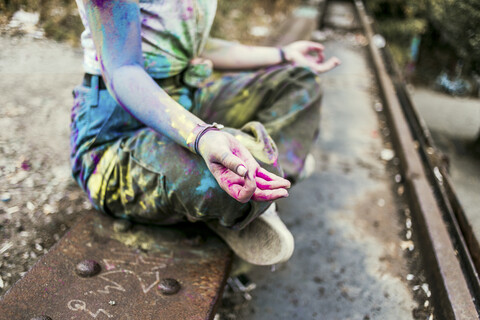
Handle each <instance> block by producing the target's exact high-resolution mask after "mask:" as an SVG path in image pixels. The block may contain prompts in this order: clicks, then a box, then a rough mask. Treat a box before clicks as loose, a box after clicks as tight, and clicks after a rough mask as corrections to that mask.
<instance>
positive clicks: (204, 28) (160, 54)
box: [76, 0, 217, 78]
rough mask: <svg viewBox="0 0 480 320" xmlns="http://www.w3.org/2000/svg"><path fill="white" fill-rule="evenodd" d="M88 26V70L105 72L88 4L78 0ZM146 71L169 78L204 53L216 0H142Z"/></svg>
mask: <svg viewBox="0 0 480 320" xmlns="http://www.w3.org/2000/svg"><path fill="white" fill-rule="evenodd" d="M76 2H77V5H78V9H79V12H80V17H81V18H82V22H83V24H84V26H85V31H84V32H83V33H82V46H83V49H84V63H83V66H84V70H85V72H87V73H90V74H98V75H100V74H101V69H100V63H99V61H98V59H97V53H96V50H95V46H94V44H93V39H92V34H91V32H90V27H89V25H88V21H87V16H86V12H85V7H84V5H83V2H82V0H76ZM139 7H140V19H141V37H142V52H143V59H144V67H145V70H146V71H147V72H148V73H149V74H150V75H151V76H152V77H153V78H167V77H170V76H173V75H175V74H178V73H180V72H181V71H182V70H184V69H185V68H186V67H187V65H188V62H189V61H190V60H191V59H192V58H194V57H197V56H199V55H200V53H201V52H202V50H203V48H204V46H205V43H206V41H207V38H208V35H209V33H210V28H211V26H212V23H213V19H214V17H215V11H216V8H217V1H216V0H139Z"/></svg>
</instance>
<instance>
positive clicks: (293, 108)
mask: <svg viewBox="0 0 480 320" xmlns="http://www.w3.org/2000/svg"><path fill="white" fill-rule="evenodd" d="M290 110H291V111H299V110H302V105H301V104H297V103H295V104H294V105H293V106H292V107H291V109H290Z"/></svg>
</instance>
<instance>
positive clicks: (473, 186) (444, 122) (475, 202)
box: [411, 88, 480, 239]
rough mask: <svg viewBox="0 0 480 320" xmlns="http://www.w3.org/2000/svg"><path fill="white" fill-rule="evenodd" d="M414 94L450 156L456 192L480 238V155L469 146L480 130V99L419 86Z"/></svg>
mask: <svg viewBox="0 0 480 320" xmlns="http://www.w3.org/2000/svg"><path fill="white" fill-rule="evenodd" d="M411 97H412V101H413V103H414V104H415V107H416V108H417V110H418V112H419V114H420V115H421V117H422V118H423V119H424V121H425V123H426V124H427V127H428V128H429V130H430V132H431V134H432V138H433V140H434V142H435V144H436V146H437V147H438V148H439V149H440V150H441V151H442V152H443V153H445V154H446V155H447V156H448V158H449V159H450V176H451V179H452V181H453V185H454V188H455V191H456V193H457V196H458V198H459V200H460V203H461V205H462V207H463V209H464V211H465V214H466V215H467V218H468V220H469V222H470V224H471V225H472V228H473V231H474V233H475V235H476V237H477V239H480V206H479V201H480V197H479V195H480V156H479V155H478V154H475V153H473V152H472V150H470V148H469V145H470V144H471V143H473V141H474V140H475V138H476V136H477V134H478V132H479V131H480V99H473V98H457V97H451V96H448V95H446V94H444V93H441V92H436V91H433V90H429V89H426V88H415V89H414V90H412V92H411Z"/></svg>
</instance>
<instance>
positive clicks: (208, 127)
mask: <svg viewBox="0 0 480 320" xmlns="http://www.w3.org/2000/svg"><path fill="white" fill-rule="evenodd" d="M201 126H202V127H203V128H202V129H201V131H200V132H199V133H198V134H197V136H196V137H195V143H194V144H193V150H194V151H195V153H196V154H200V152H199V151H198V144H199V143H200V138H201V137H202V136H203V135H204V134H205V133H207V132H208V131H210V130H215V131H220V129H223V128H224V126H223V125H222V124H218V123H216V122H214V123H212V124H208V125H201Z"/></svg>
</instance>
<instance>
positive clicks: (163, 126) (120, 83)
mask: <svg viewBox="0 0 480 320" xmlns="http://www.w3.org/2000/svg"><path fill="white" fill-rule="evenodd" d="M107 85H108V87H109V90H110V92H111V93H112V95H113V96H114V97H115V99H116V100H117V101H118V102H119V103H120V104H121V105H122V107H124V108H125V109H126V110H127V111H128V112H130V113H131V114H132V115H133V116H134V117H135V118H137V119H138V120H140V121H141V122H143V123H145V124H146V125H147V126H149V127H150V128H152V129H153V130H155V131H157V132H159V133H161V134H163V135H166V136H168V137H169V138H171V139H172V140H174V141H175V142H177V143H178V144H180V145H182V146H184V147H189V148H190V149H191V146H192V143H193V141H191V140H192V138H194V137H193V136H192V132H193V131H194V129H195V127H196V126H197V125H198V124H204V122H203V121H202V120H201V119H199V118H198V117H196V116H195V115H193V114H192V113H190V112H189V111H187V110H185V109H184V108H183V107H182V106H181V105H180V104H178V103H177V102H176V101H175V100H174V99H172V98H171V97H170V96H169V95H168V94H167V93H166V92H165V91H164V90H163V89H162V88H160V87H159V86H158V85H157V83H155V81H153V79H152V78H151V77H150V76H149V75H148V74H147V73H146V72H145V70H144V69H143V68H142V67H141V66H139V65H126V66H122V67H119V68H117V69H115V70H114V71H113V72H112V74H111V76H110V79H107Z"/></svg>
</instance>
